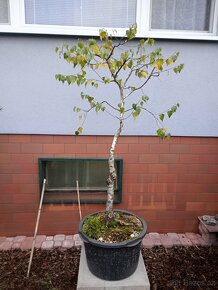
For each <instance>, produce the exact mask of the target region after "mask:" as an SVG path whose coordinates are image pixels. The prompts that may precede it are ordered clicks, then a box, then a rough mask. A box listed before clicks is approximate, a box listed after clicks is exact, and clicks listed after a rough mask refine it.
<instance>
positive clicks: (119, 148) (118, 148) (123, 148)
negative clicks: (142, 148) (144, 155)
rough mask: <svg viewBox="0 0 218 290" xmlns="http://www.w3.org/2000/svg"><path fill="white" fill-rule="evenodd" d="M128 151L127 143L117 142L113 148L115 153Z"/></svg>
mask: <svg viewBox="0 0 218 290" xmlns="http://www.w3.org/2000/svg"><path fill="white" fill-rule="evenodd" d="M128 151H129V145H128V144H117V146H116V149H115V152H116V154H119V153H128Z"/></svg>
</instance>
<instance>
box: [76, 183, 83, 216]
mask: <svg viewBox="0 0 218 290" xmlns="http://www.w3.org/2000/svg"><path fill="white" fill-rule="evenodd" d="M76 189H77V199H78V205H79V218H80V220H81V219H82V212H81V206H80V196H79V182H78V180H76Z"/></svg>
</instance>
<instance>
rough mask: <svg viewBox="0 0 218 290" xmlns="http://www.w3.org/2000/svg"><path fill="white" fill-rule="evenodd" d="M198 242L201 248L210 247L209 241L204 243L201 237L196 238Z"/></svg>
mask: <svg viewBox="0 0 218 290" xmlns="http://www.w3.org/2000/svg"><path fill="white" fill-rule="evenodd" d="M198 241H199V242H200V245H201V246H210V245H211V242H210V241H205V240H204V239H203V238H202V237H198Z"/></svg>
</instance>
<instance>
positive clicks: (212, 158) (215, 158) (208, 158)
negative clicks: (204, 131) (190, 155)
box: [200, 154, 218, 164]
mask: <svg viewBox="0 0 218 290" xmlns="http://www.w3.org/2000/svg"><path fill="white" fill-rule="evenodd" d="M200 160H201V163H206V164H218V154H216V155H215V154H210V155H208V154H206V155H201V158H200Z"/></svg>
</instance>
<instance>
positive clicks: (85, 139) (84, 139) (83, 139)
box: [75, 136, 97, 144]
mask: <svg viewBox="0 0 218 290" xmlns="http://www.w3.org/2000/svg"><path fill="white" fill-rule="evenodd" d="M96 140H97V137H96V136H76V138H75V141H76V143H77V144H93V143H96Z"/></svg>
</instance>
